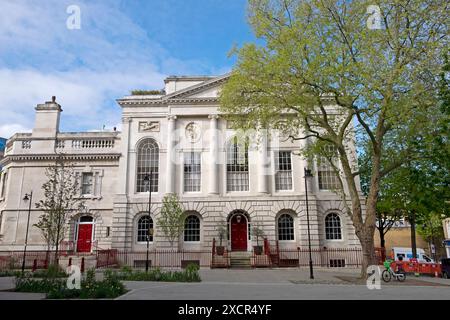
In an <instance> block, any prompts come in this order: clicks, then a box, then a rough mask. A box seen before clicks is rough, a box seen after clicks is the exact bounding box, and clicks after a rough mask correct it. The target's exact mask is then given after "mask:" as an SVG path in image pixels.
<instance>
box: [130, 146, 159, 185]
mask: <svg viewBox="0 0 450 320" xmlns="http://www.w3.org/2000/svg"><path fill="white" fill-rule="evenodd" d="M150 171H152V179H151V180H152V181H151V183H150V190H151V191H152V192H158V178H159V147H158V145H157V144H156V142H155V140H153V139H147V140H145V141H144V142H142V143H141V144H140V146H139V148H138V154H137V182H136V191H137V192H147V191H149V187H148V183H146V182H145V181H144V178H145V176H146V175H149V174H150Z"/></svg>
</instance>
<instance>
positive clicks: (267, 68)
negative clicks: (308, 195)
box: [221, 0, 449, 277]
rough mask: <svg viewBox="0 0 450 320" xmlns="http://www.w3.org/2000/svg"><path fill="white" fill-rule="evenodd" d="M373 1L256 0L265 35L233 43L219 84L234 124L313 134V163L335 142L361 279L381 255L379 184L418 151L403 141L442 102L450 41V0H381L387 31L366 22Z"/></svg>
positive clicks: (256, 26)
mask: <svg viewBox="0 0 450 320" xmlns="http://www.w3.org/2000/svg"><path fill="white" fill-rule="evenodd" d="M372 4H373V2H372V1H339V2H336V1H331V0H329V1H328V0H310V1H290V0H250V1H249V21H250V24H251V26H252V28H253V30H254V32H255V35H256V37H257V38H258V42H257V43H248V44H245V45H244V46H243V47H242V48H240V49H235V50H234V53H236V54H237V58H238V61H237V65H236V66H235V67H234V69H233V71H232V73H231V76H230V79H229V80H228V82H227V83H226V84H225V85H224V87H223V88H222V91H221V111H222V112H223V113H224V114H228V117H229V119H232V120H234V122H235V125H236V127H238V126H239V127H240V128H243V129H251V128H254V127H255V126H256V125H257V126H258V127H262V128H268V129H279V130H281V131H283V132H285V133H288V134H289V136H290V137H291V139H292V140H300V139H307V141H308V147H307V148H305V149H304V150H302V152H303V154H304V156H305V157H306V158H307V159H308V160H309V161H312V159H314V157H317V156H318V155H324V153H325V154H326V152H325V151H326V150H330V147H331V148H332V149H334V150H336V153H337V158H338V159H339V162H340V166H333V168H334V170H335V173H336V174H337V176H338V177H339V178H340V185H341V187H342V188H341V190H344V186H345V190H346V192H339V194H340V196H341V197H342V200H343V204H344V205H346V213H347V214H348V216H349V217H350V218H351V220H352V222H353V225H354V227H355V232H356V235H357V237H358V238H359V240H360V243H361V246H362V250H363V263H362V272H361V275H362V276H363V277H365V276H366V270H367V267H368V266H369V265H372V264H376V263H377V261H376V258H375V250H374V240H373V236H374V231H375V226H376V223H375V222H376V218H377V214H376V213H377V201H378V194H379V191H380V182H381V180H382V179H383V177H385V176H386V175H387V174H389V173H390V172H392V171H393V170H395V169H397V168H398V167H399V166H401V165H402V164H403V163H405V161H407V160H408V159H409V158H410V157H411V155H412V154H414V150H413V148H412V146H411V145H405V144H403V141H405V139H409V140H412V138H413V137H414V136H416V135H417V134H418V133H420V132H424V131H426V130H428V127H427V125H428V124H429V123H430V121H423V118H425V119H428V118H427V117H428V115H429V114H428V112H427V110H428V109H429V108H430V107H432V106H435V105H436V100H437V96H438V94H437V91H438V82H437V81H436V80H437V77H438V75H439V72H440V66H441V65H442V52H443V50H444V48H446V47H447V46H448V39H447V36H448V34H447V33H448V26H447V25H446V23H445V21H446V19H447V12H448V6H449V4H448V2H447V1H439V0H437V1H426V2H423V1H406V0H404V1H401V0H399V1H393V2H392V1H390V2H387V1H378V2H377V5H378V8H379V14H380V21H379V22H380V27H381V29H373V28H369V27H368V23H367V22H368V20H369V19H371V18H373V17H372V16H369V14H368V13H367V9H368V7H369V5H372ZM388 137H389V140H386V139H387V138H388ZM355 139H358V141H359V142H360V143H361V144H363V145H367V146H368V148H370V151H371V153H370V154H371V164H372V165H371V167H370V174H369V176H370V179H369V181H370V182H369V191H368V194H367V197H366V200H364V199H363V198H362V197H361V195H360V193H359V186H358V184H359V176H360V174H361V172H360V170H359V168H358V166H357V161H356V159H355V157H356V155H355V154H354V151H353V150H352V148H351V145H352V144H353V142H354V140H355ZM386 141H388V142H389V143H386ZM330 164H333V163H332V161H331V162H330ZM340 167H341V168H342V169H339V168H340ZM364 201H365V202H366V203H365V206H366V212H365V214H363V205H364Z"/></svg>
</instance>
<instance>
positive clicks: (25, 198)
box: [22, 191, 33, 274]
mask: <svg viewBox="0 0 450 320" xmlns="http://www.w3.org/2000/svg"><path fill="white" fill-rule="evenodd" d="M23 201H30V202H29V205H28V218H27V231H26V233H25V246H24V248H23V260H22V274H23V273H24V272H25V258H26V255H27V245H28V229H29V226H30V215H31V203H32V202H33V191H31V192H30V194H28V193H26V194H25V196H24V197H23Z"/></svg>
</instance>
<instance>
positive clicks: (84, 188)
mask: <svg viewBox="0 0 450 320" xmlns="http://www.w3.org/2000/svg"><path fill="white" fill-rule="evenodd" d="M93 180H94V175H93V174H92V173H83V175H82V183H81V194H82V195H89V194H92V186H93Z"/></svg>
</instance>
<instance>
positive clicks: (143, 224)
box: [137, 215, 153, 242]
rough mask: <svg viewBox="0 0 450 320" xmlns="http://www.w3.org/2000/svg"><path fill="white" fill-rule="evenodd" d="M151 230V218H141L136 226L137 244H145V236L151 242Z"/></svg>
mask: <svg viewBox="0 0 450 320" xmlns="http://www.w3.org/2000/svg"><path fill="white" fill-rule="evenodd" d="M150 229H153V220H152V218H151V217H149V216H148V215H147V216H142V217H141V218H140V219H139V221H138V226H137V241H138V242H145V241H147V236H149V237H150V238H149V239H148V240H149V241H153V235H151V234H149V230H150Z"/></svg>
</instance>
